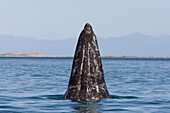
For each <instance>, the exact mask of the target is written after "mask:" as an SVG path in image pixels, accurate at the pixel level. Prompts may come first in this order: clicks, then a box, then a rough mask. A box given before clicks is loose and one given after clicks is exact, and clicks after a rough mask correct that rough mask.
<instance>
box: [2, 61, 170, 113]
mask: <svg viewBox="0 0 170 113" xmlns="http://www.w3.org/2000/svg"><path fill="white" fill-rule="evenodd" d="M72 60H73V59H72V58H0V113H56V112H59V113H70V112H75V113H76V112H77V113H170V60H168V59H102V62H103V68H104V72H105V80H106V82H107V88H108V90H109V92H110V94H111V96H112V99H103V100H101V101H98V102H90V103H81V102H75V101H72V100H68V99H63V98H62V96H63V95H64V93H65V91H66V89H67V85H68V81H69V77H70V73H71V67H72Z"/></svg>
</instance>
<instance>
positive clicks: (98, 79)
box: [64, 23, 110, 101]
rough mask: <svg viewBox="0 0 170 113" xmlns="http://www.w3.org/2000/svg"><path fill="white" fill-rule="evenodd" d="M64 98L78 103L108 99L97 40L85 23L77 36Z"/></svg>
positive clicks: (89, 26)
mask: <svg viewBox="0 0 170 113" xmlns="http://www.w3.org/2000/svg"><path fill="white" fill-rule="evenodd" d="M64 98H67V99H73V100H78V101H81V100H85V101H90V100H100V99H104V98H110V95H109V92H108V90H107V87H106V83H105V79H104V72H103V67H102V62H101V57H100V52H99V48H98V44H97V39H96V36H95V34H94V31H93V29H92V26H91V25H90V24H89V23H86V25H85V26H84V29H83V30H82V32H81V34H80V36H79V39H78V43H77V47H76V51H75V55H74V60H73V65H72V71H71V76H70V81H69V84H68V89H67V91H66V93H65V95H64Z"/></svg>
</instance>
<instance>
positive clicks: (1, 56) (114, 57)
mask: <svg viewBox="0 0 170 113" xmlns="http://www.w3.org/2000/svg"><path fill="white" fill-rule="evenodd" d="M0 58H73V56H17V55H0ZM101 58H104V59H105V58H106V59H107V58H113V59H170V57H137V56H101Z"/></svg>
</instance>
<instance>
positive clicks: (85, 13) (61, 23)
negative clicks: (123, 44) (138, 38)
mask: <svg viewBox="0 0 170 113" xmlns="http://www.w3.org/2000/svg"><path fill="white" fill-rule="evenodd" d="M86 22H89V23H90V24H92V26H93V29H94V31H95V33H96V35H97V36H100V37H116V36H122V35H128V34H131V33H134V32H140V33H143V34H147V35H152V36H159V35H161V34H168V35H170V0H0V34H7V35H9V34H11V35H16V36H28V37H36V38H39V39H64V38H77V37H78V35H79V33H80V32H81V30H82V29H83V26H84V24H85V23H86Z"/></svg>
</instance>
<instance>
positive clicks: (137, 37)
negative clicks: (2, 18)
mask: <svg viewBox="0 0 170 113" xmlns="http://www.w3.org/2000/svg"><path fill="white" fill-rule="evenodd" d="M97 40H98V44H99V49H100V53H101V55H102V56H155V57H159V56H160V57H170V51H169V50H168V48H170V36H169V35H166V34H164V35H160V36H158V37H152V36H150V35H143V34H141V33H133V34H130V35H126V36H120V37H110V38H102V37H97ZM76 43H77V39H76V38H69V39H60V40H40V39H36V38H32V37H23V36H21V37H19V36H13V35H0V54H4V53H10V52H17V51H19V52H22V53H33V52H34V53H44V54H46V55H50V56H73V55H74V51H75V48H76Z"/></svg>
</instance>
